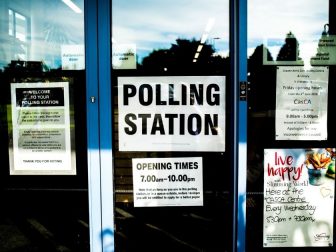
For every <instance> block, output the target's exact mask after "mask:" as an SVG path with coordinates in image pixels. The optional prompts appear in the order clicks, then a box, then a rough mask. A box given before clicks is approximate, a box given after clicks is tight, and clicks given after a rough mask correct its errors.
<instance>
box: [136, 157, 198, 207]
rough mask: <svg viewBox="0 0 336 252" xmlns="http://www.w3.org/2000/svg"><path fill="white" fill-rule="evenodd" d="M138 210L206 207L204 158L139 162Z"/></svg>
mask: <svg viewBox="0 0 336 252" xmlns="http://www.w3.org/2000/svg"><path fill="white" fill-rule="evenodd" d="M132 167H133V196H134V206H135V207H157V206H203V172H202V171H203V164H202V158H201V157H191V158H135V159H132Z"/></svg>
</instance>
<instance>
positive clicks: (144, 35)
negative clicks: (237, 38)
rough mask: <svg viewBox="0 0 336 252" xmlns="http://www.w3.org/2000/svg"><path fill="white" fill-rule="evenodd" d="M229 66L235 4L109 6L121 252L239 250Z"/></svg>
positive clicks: (220, 0) (215, 1) (117, 0)
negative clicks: (234, 226)
mask: <svg viewBox="0 0 336 252" xmlns="http://www.w3.org/2000/svg"><path fill="white" fill-rule="evenodd" d="M126 17H127V18H126ZM229 62H230V59H229V2H228V1H226V0H211V1H189V0H186V1H151V0H146V1H136V0H132V1H120V0H113V1H112V86H113V90H112V94H113V97H114V110H113V113H114V114H113V116H114V122H115V123H114V141H113V142H114V144H115V146H114V150H115V152H114V156H115V158H114V161H115V162H114V181H115V201H116V202H115V206H116V208H115V216H116V219H115V222H116V230H115V234H116V251H133V250H143V251H193V250H200V251H216V250H222V251H231V250H232V248H231V239H232V217H231V216H232V199H233V198H232V197H233V193H232V191H231V188H232V187H231V186H232V184H231V183H232V181H231V180H230V178H231V175H232V170H231V166H230V163H231V161H230V154H231V153H232V149H231V147H232V146H231V145H230V144H229V142H230V137H229V135H230V134H229V128H230V127H231V123H232V122H231V121H230V119H229V118H230V113H231V112H232V111H231V106H230V105H229V104H230V99H229V97H230V95H229V94H230V91H231V85H230V84H231V80H230V74H229V73H230V64H229ZM210 138H211V139H212V140H211V141H209V139H210ZM147 165H148V166H149V167H150V168H149V167H148V169H147V168H144V167H147ZM136 167H138V168H136ZM141 167H142V168H141ZM153 167H156V168H153ZM182 167H183V168H182ZM143 193H144V195H143Z"/></svg>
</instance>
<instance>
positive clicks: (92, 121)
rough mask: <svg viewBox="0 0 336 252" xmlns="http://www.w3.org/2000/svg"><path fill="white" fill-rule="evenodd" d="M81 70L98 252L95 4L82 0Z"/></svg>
mask: <svg viewBox="0 0 336 252" xmlns="http://www.w3.org/2000/svg"><path fill="white" fill-rule="evenodd" d="M84 13H85V15H84V18H85V66H86V101H87V107H86V109H87V111H86V113H87V145H88V180H89V181H88V189H89V227H90V248H91V251H102V245H101V238H100V235H99V234H100V232H101V230H102V228H101V196H100V192H101V187H100V157H99V114H98V113H99V108H98V103H97V102H95V99H97V97H98V58H97V56H98V51H97V48H98V46H97V45H98V36H97V21H96V20H97V6H96V1H95V0H85V2H84Z"/></svg>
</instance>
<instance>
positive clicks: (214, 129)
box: [118, 76, 225, 152]
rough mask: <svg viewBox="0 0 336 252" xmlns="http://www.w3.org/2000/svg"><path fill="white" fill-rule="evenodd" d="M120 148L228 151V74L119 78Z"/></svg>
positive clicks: (121, 149)
mask: <svg viewBox="0 0 336 252" xmlns="http://www.w3.org/2000/svg"><path fill="white" fill-rule="evenodd" d="M118 92H119V93H118V108H119V128H118V130H119V150H120V151H218V152H220V151H225V76H166V77H119V78H118Z"/></svg>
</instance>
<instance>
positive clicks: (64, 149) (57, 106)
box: [8, 82, 76, 175]
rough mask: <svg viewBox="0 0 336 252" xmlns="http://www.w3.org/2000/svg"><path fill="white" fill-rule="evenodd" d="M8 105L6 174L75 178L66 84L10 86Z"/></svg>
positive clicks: (13, 84) (20, 84) (22, 84)
mask: <svg viewBox="0 0 336 252" xmlns="http://www.w3.org/2000/svg"><path fill="white" fill-rule="evenodd" d="M11 101H12V124H9V125H8V130H9V136H10V138H12V139H11V141H10V146H9V154H10V174H11V175H70V174H76V169H75V163H74V162H75V161H74V158H72V154H71V140H70V139H71V138H70V111H69V84H68V83H67V82H57V83H12V84H11Z"/></svg>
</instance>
